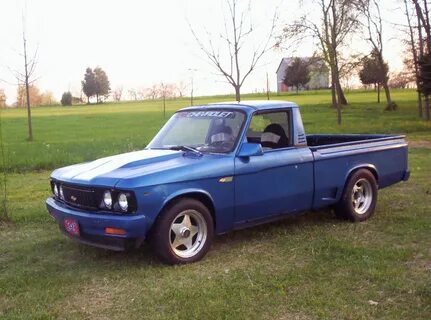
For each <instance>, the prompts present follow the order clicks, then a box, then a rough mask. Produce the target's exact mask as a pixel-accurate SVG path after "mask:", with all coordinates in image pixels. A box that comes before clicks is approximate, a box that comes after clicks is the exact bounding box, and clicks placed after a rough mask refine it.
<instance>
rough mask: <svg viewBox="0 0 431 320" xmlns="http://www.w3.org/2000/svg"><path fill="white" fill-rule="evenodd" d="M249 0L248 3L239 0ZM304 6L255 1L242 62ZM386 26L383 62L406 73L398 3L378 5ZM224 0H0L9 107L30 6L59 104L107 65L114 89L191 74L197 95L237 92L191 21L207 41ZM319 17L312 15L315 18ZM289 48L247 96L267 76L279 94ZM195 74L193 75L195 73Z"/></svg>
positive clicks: (276, 54)
mask: <svg viewBox="0 0 431 320" xmlns="http://www.w3.org/2000/svg"><path fill="white" fill-rule="evenodd" d="M241 2H243V3H245V1H241ZM298 2H299V1H293V0H255V1H252V3H251V10H252V13H253V24H254V28H255V30H256V34H255V35H254V36H253V38H251V43H250V46H248V47H246V48H245V49H244V52H243V54H244V58H245V59H247V58H249V56H248V55H247V53H248V52H251V50H252V48H255V47H257V46H259V45H260V44H261V43H262V39H265V36H266V34H267V32H268V30H269V28H270V22H271V17H272V15H273V13H274V10H275V9H276V8H278V13H279V16H280V24H282V22H288V21H291V20H293V19H294V18H295V17H297V16H298V15H299V14H300V13H301V12H304V10H305V11H307V12H308V13H309V14H310V15H313V14H314V13H315V12H316V10H315V9H314V8H313V7H312V6H310V5H307V1H305V8H302V9H300V8H299V5H298ZM379 2H380V3H381V5H382V9H383V15H384V17H385V20H386V21H387V23H385V26H384V28H385V30H384V32H385V41H386V43H385V45H386V51H385V58H386V59H387V60H388V61H389V64H390V68H391V71H395V70H399V69H401V68H402V58H401V55H402V53H403V51H404V49H405V48H404V47H403V45H402V44H401V41H400V37H401V34H400V33H399V32H398V31H397V30H396V28H395V27H394V26H393V25H392V24H391V23H389V22H396V23H403V21H404V16H403V12H402V11H401V10H400V9H399V7H400V2H399V1H398V0H381V1H379ZM222 3H223V1H222V0H157V1H154V0H147V1H142V0H121V1H107V0H104V1H102V0H92V1H89V0H73V1H70V0H69V1H66V0H37V1H35V0H34V1H31V0H27V1H24V0H0V39H1V46H0V79H2V80H4V81H6V82H4V81H2V82H0V88H4V89H5V90H6V94H7V96H8V101H7V102H8V103H13V102H14V101H15V92H16V86H15V85H13V83H15V82H16V80H15V79H14V77H13V74H12V72H11V70H14V69H21V70H22V65H23V61H22V57H21V56H20V54H21V53H22V19H21V17H22V13H23V12H24V11H25V10H24V8H25V7H27V9H26V12H27V19H26V20H27V38H28V42H29V52H30V53H33V52H34V51H35V50H36V48H38V55H37V57H38V65H37V69H36V76H37V77H38V78H39V80H38V81H37V85H38V87H39V88H40V89H41V90H43V91H45V90H50V91H52V92H53V93H54V95H55V97H56V98H57V99H58V100H59V99H60V97H61V94H62V93H63V92H64V91H67V90H71V91H72V92H73V93H74V94H78V93H79V91H80V81H81V80H82V78H83V74H84V72H85V69H86V67H96V66H100V67H102V68H103V69H104V70H105V71H106V72H107V74H108V76H109V79H110V81H111V88H112V89H114V88H115V87H117V86H123V87H124V89H125V90H124V91H125V92H126V91H127V89H128V88H132V87H133V88H140V87H149V86H151V85H152V84H153V83H159V82H161V81H164V82H173V83H178V82H180V81H183V82H184V83H190V79H191V76H192V74H193V76H194V83H195V94H197V95H209V94H216V93H233V90H232V88H231V87H230V86H229V85H228V84H226V83H225V82H224V80H223V78H221V77H219V76H217V75H216V74H215V70H214V69H213V68H212V66H211V65H210V64H208V63H207V61H206V60H205V59H204V57H203V55H202V53H201V52H200V51H199V48H198V47H197V44H196V41H195V40H194V38H193V36H192V34H191V32H190V28H189V23H190V24H191V25H192V26H194V28H195V29H196V30H197V32H198V34H200V35H201V37H203V38H204V35H206V33H207V32H208V33H211V34H216V35H217V34H218V33H219V32H220V31H222V30H223V28H224V25H223V19H222V16H223V15H222V8H223V5H222ZM313 12H314V13H313ZM295 49H296V50H295V51H296V52H294V53H295V54H296V55H299V56H308V55H310V54H312V52H313V50H314V49H315V48H314V46H313V43H312V41H311V40H309V41H307V42H306V43H304V44H303V45H302V46H301V47H297V48H295ZM350 50H351V51H353V52H368V51H369V47H368V46H367V44H366V43H364V42H362V41H360V40H359V39H356V40H355V41H352V44H351V48H350ZM292 54H293V52H291V51H289V50H277V51H271V52H270V53H269V54H267V55H266V56H265V58H264V59H263V60H262V61H261V63H260V64H259V67H258V68H257V70H256V72H255V73H254V74H253V75H252V76H251V77H250V78H249V79H248V81H246V82H245V84H244V87H243V92H253V91H256V90H257V91H262V90H264V88H265V86H266V73H267V72H268V74H269V79H270V86H271V89H272V90H275V89H276V78H275V71H276V69H277V66H278V64H279V62H280V59H281V58H282V57H283V56H289V55H292ZM191 70H195V71H191Z"/></svg>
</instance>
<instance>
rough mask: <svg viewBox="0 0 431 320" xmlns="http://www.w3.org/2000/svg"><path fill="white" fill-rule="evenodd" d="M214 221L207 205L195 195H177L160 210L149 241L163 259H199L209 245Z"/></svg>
mask: <svg viewBox="0 0 431 320" xmlns="http://www.w3.org/2000/svg"><path fill="white" fill-rule="evenodd" d="M213 235H214V223H213V220H212V217H211V214H210V212H209V210H208V208H207V207H206V206H205V205H203V204H202V203H201V202H199V201H197V200H194V199H187V198H184V199H180V200H178V201H176V202H175V203H174V204H173V205H170V206H168V207H167V208H165V209H164V210H163V212H162V213H161V215H160V216H159V218H158V220H157V221H156V224H155V226H154V232H153V234H152V238H151V242H152V246H153V250H154V253H155V254H156V255H157V257H158V258H159V259H160V260H161V261H162V262H164V263H168V264H180V263H190V262H195V261H198V260H200V259H202V258H203V257H204V256H205V254H206V253H207V251H208V249H209V247H210V246H211V242H212V238H213Z"/></svg>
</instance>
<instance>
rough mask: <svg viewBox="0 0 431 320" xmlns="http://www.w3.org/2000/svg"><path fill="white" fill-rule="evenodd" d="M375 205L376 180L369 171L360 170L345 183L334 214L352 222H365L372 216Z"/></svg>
mask: <svg viewBox="0 0 431 320" xmlns="http://www.w3.org/2000/svg"><path fill="white" fill-rule="evenodd" d="M376 203H377V181H376V178H375V177H374V175H373V174H372V173H371V172H370V171H369V170H366V169H360V170H358V171H356V172H354V173H353V174H352V176H351V177H350V179H349V181H348V182H347V185H346V187H345V189H344V191H343V195H342V197H341V199H340V202H339V203H338V204H337V205H336V206H335V214H336V215H337V217H340V218H345V219H349V220H351V221H353V222H359V221H365V220H367V219H368V218H370V217H371V216H372V215H373V213H374V210H375V208H376Z"/></svg>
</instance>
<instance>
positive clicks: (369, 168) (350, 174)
mask: <svg viewBox="0 0 431 320" xmlns="http://www.w3.org/2000/svg"><path fill="white" fill-rule="evenodd" d="M363 169H364V170H368V171H370V172H371V173H372V174H373V176H374V178H376V182H377V184H378V183H379V175H378V174H377V171H376V168H373V167H367V166H364V167H359V168H355V169H354V170H352V171H351V172H350V173H349V175H348V176H347V179H346V183H347V181H349V179H350V177H351V176H352V174H354V173H355V172H356V171H358V170H363Z"/></svg>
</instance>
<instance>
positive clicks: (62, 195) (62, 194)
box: [60, 186, 64, 200]
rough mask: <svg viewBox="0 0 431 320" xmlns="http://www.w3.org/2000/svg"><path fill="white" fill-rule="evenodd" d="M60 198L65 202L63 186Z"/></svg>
mask: <svg viewBox="0 0 431 320" xmlns="http://www.w3.org/2000/svg"><path fill="white" fill-rule="evenodd" d="M60 198H61V199H63V200H64V193H63V186H60Z"/></svg>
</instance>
